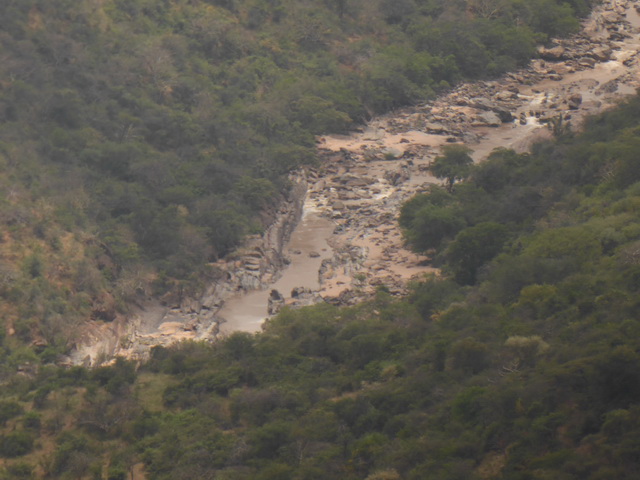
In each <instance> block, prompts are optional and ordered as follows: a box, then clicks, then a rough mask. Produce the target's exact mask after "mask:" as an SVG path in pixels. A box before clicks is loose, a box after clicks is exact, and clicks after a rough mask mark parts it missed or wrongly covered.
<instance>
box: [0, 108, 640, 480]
mask: <svg viewBox="0 0 640 480" xmlns="http://www.w3.org/2000/svg"><path fill="white" fill-rule="evenodd" d="M639 113H640V98H637V97H636V98H634V99H632V100H631V101H629V102H627V103H626V104H625V105H623V106H621V107H620V108H618V109H616V110H615V111H611V112H609V113H607V114H604V115H601V116H599V117H597V118H594V119H592V120H590V121H589V123H588V125H587V129H586V131H585V132H584V133H583V134H581V135H578V136H575V137H574V136H572V135H566V136H563V137H562V138H560V139H558V140H556V141H554V142H546V143H543V144H539V145H537V146H536V148H535V149H534V151H533V152H532V153H531V154H516V153H515V152H512V151H508V150H499V151H496V152H495V153H494V154H493V155H492V156H491V157H490V159H489V160H488V161H487V162H485V163H483V164H481V165H480V166H478V167H476V168H474V169H473V170H472V171H471V172H470V176H469V178H468V180H466V181H465V182H462V183H458V184H457V185H456V187H455V189H454V190H453V191H452V192H447V191H445V190H444V189H441V188H436V187H434V188H433V189H432V191H430V192H428V193H426V194H424V195H421V196H418V197H416V198H415V199H413V200H412V201H411V202H410V203H408V204H407V205H406V207H405V211H404V212H403V223H405V224H407V225H409V228H410V229H411V228H414V230H408V232H409V233H408V235H409V237H410V238H411V239H413V240H412V241H415V242H418V240H419V239H420V238H422V237H421V231H420V230H415V226H417V225H419V221H418V219H420V218H423V217H425V216H429V215H434V212H440V214H439V215H438V218H442V219H448V218H451V217H452V216H456V215H457V216H458V218H459V220H458V221H457V222H455V226H456V228H457V233H455V234H454V235H452V236H450V237H449V240H446V239H443V240H442V241H441V242H438V243H437V244H434V245H433V248H436V249H437V251H438V252H439V254H440V259H441V267H442V269H443V272H445V273H447V275H444V276H442V277H440V278H437V277H432V278H428V279H425V281H424V282H421V283H418V284H416V285H414V286H413V290H412V293H411V295H410V296H409V297H408V298H406V299H403V300H397V299H393V298H392V297H390V296H389V294H388V293H386V292H385V291H384V288H381V289H380V291H379V292H378V294H377V296H376V298H375V299H374V300H373V301H371V302H368V303H365V304H362V305H360V306H356V307H351V308H342V309H339V308H335V307H331V306H328V305H324V306H317V307H311V308H307V309H302V310H288V309H285V310H284V311H283V312H282V313H281V314H280V315H279V316H277V317H275V318H274V319H272V320H270V321H269V322H268V324H267V326H266V328H265V330H264V332H263V333H261V334H258V335H250V334H246V333H236V334H233V335H231V336H230V337H229V338H228V339H227V340H225V341H221V342H219V343H216V344H215V345H207V344H197V343H185V344H182V345H180V346H177V347H174V348H171V349H165V348H156V349H154V351H153V355H152V359H151V361H150V362H148V363H147V364H145V365H143V366H141V367H140V368H139V369H138V370H137V371H136V370H135V366H134V365H133V364H131V363H127V362H126V361H124V360H122V359H119V360H118V361H117V362H116V363H115V365H113V366H111V367H102V368H98V369H95V370H93V371H89V370H85V369H82V368H79V367H76V368H73V369H57V368H54V367H45V368H43V369H41V370H40V371H39V372H37V373H35V372H32V373H31V374H28V375H25V374H21V375H15V376H12V377H10V378H9V379H8V380H7V382H6V383H5V385H4V388H3V394H2V397H3V398H2V401H1V402H0V406H1V408H0V411H1V412H2V421H3V425H4V426H3V428H2V431H1V433H0V439H1V440H2V441H0V453H1V454H2V456H3V457H4V458H6V459H9V460H7V461H6V463H5V468H6V470H5V474H4V475H5V478H33V477H36V478H44V477H45V476H47V478H90V477H91V478H111V479H120V478H128V477H127V475H128V473H127V472H130V471H131V472H137V473H136V476H135V478H157V479H164V478H166V479H169V478H171V479H176V478H190V479H191V478H216V479H226V478H228V479H244V478H246V479H335V478H343V479H354V480H355V479H369V480H374V479H378V480H380V479H400V478H402V479H405V478H406V479H421V480H422V479H431V478H432V479H438V480H445V479H483V480H486V479H523V480H524V479H540V480H542V479H549V478H554V479H593V480H596V479H604V478H620V479H634V478H637V476H638V472H639V471H640V464H639V462H638V457H637V451H638V438H639V437H638V432H639V431H640V430H639V424H638V421H639V420H638V418H639V417H638V402H639V401H640V376H639V374H638V372H639V371H640V368H639V367H640V344H639V343H638V338H640V335H639V331H638V328H639V324H638V315H639V310H638V308H639V305H640V304H639V303H638V299H639V298H640V297H639V295H638V293H639V291H638V290H639V288H640V283H639V282H638V279H639V278H640V276H639V275H640V263H639V261H638V245H639V242H640V222H639V219H638V215H637V211H638V205H639V198H640V190H639V185H640V184H639V183H638V182H639V181H640V176H639V175H640V168H638V167H639V166H638V156H637V151H638V134H639V132H640V123H639V119H640V115H639ZM514 196H515V197H518V198H522V199H529V200H530V202H531V204H530V205H528V204H525V203H523V202H513V201H510V200H509V199H510V198H514ZM534 205H535V208H532V206H534ZM507 215H508V216H509V221H508V222H504V221H502V220H504V218H505V216H507ZM410 220H412V221H410ZM429 241H433V239H432V238H431V237H430V240H429ZM417 244H419V243H417ZM463 247H464V248H463ZM143 472H144V477H143V476H142V475H143Z"/></svg>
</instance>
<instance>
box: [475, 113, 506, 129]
mask: <svg viewBox="0 0 640 480" xmlns="http://www.w3.org/2000/svg"><path fill="white" fill-rule="evenodd" d="M473 124H474V125H478V126H482V125H487V126H489V127H499V126H500V125H502V120H501V119H500V117H499V116H498V114H497V113H495V112H482V113H481V114H479V115H478V116H477V117H476V119H475V121H474V122H473Z"/></svg>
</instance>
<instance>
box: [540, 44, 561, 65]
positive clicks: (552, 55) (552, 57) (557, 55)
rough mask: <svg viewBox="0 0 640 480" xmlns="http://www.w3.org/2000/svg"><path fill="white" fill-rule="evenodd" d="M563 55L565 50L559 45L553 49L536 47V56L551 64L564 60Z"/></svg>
mask: <svg viewBox="0 0 640 480" xmlns="http://www.w3.org/2000/svg"><path fill="white" fill-rule="evenodd" d="M564 53H565V49H564V47H562V46H560V45H558V46H557V47H553V48H545V47H538V55H540V58H542V59H544V60H549V61H552V62H557V61H560V60H562V59H563V58H564Z"/></svg>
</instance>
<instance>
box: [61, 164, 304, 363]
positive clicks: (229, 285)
mask: <svg viewBox="0 0 640 480" xmlns="http://www.w3.org/2000/svg"><path fill="white" fill-rule="evenodd" d="M290 180H291V183H292V185H293V186H292V188H291V189H290V191H289V192H287V197H286V198H285V200H284V201H283V202H282V204H281V205H280V208H279V211H278V212H277V214H276V216H275V221H274V222H273V223H272V224H271V225H270V226H269V227H268V228H267V229H266V230H265V232H264V233H263V234H262V235H254V236H251V237H249V238H247V239H246V241H245V243H244V246H243V247H242V248H240V249H238V250H237V251H236V252H234V253H233V254H232V255H229V256H228V257H227V258H225V259H224V260H220V261H218V262H216V263H213V264H211V265H210V266H211V272H212V273H211V275H212V279H211V282H210V283H209V285H208V286H207V287H206V289H205V290H204V292H203V294H202V295H200V296H198V297H197V298H189V297H187V298H181V297H180V296H178V295H177V294H175V293H172V294H170V295H167V296H166V297H164V298H162V299H160V300H154V299H151V298H149V299H148V301H146V302H145V303H144V305H141V306H140V307H139V308H138V309H137V310H136V311H135V312H134V313H133V314H131V315H129V316H128V317H124V316H123V317H119V318H117V319H116V320H114V321H113V322H112V323H109V324H104V323H98V322H94V323H93V324H91V325H89V326H88V327H87V330H86V332H85V334H84V335H83V341H82V342H81V343H80V344H78V345H77V346H76V349H75V351H74V352H73V353H72V356H71V358H70V362H71V363H73V364H85V365H93V364H96V363H97V362H98V363H99V362H102V361H103V360H105V359H109V358H113V357H114V356H116V355H120V356H126V357H128V358H134V359H144V358H146V356H147V355H148V353H149V351H150V349H151V348H152V347H154V346H157V345H169V344H172V343H175V342H177V341H181V340H187V339H190V340H209V339H215V338H216V337H217V335H218V334H219V331H220V324H221V323H223V322H224V319H223V318H221V317H219V316H218V312H219V311H220V309H221V308H222V306H223V305H224V304H225V302H226V301H228V300H229V299H230V298H232V297H234V296H237V295H238V294H241V293H243V292H250V291H253V290H259V289H264V288H267V287H268V286H269V285H271V284H272V283H273V282H274V281H275V280H276V279H277V278H278V276H279V274H280V273H281V272H282V270H283V269H284V267H285V266H286V265H287V264H288V263H289V257H288V255H287V252H286V246H287V244H288V242H289V239H290V237H291V233H292V232H293V230H294V229H295V228H296V226H297V225H298V223H299V221H300V218H301V217H302V213H303V206H304V201H305V198H306V193H307V188H308V182H307V179H306V174H305V172H297V173H295V174H294V175H292V176H291V178H290Z"/></svg>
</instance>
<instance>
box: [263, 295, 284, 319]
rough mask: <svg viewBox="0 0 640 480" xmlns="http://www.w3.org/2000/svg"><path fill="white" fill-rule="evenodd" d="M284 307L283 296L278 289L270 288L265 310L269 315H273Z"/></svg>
mask: <svg viewBox="0 0 640 480" xmlns="http://www.w3.org/2000/svg"><path fill="white" fill-rule="evenodd" d="M282 307H284V297H283V296H282V294H281V293H280V292H279V291H278V290H275V289H274V290H271V293H270V294H269V300H268V304H267V312H268V313H269V315H275V314H276V313H278V312H279V311H280V309H282Z"/></svg>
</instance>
